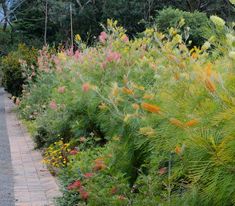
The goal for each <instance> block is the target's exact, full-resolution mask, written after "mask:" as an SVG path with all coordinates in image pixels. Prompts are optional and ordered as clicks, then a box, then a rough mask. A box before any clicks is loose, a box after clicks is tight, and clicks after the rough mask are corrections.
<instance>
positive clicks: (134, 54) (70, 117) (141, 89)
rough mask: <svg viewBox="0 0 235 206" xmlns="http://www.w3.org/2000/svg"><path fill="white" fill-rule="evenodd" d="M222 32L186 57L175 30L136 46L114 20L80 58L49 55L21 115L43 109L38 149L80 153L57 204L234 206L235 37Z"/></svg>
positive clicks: (149, 35) (150, 32) (64, 174)
mask: <svg viewBox="0 0 235 206" xmlns="http://www.w3.org/2000/svg"><path fill="white" fill-rule="evenodd" d="M220 22H221V21H220ZM215 29H219V32H218V33H216V32H215V34H214V35H217V34H220V33H221V32H222V33H224V35H222V36H220V35H218V36H215V38H213V39H216V40H213V41H212V40H211V42H209V41H208V42H206V43H205V44H203V46H202V47H194V48H192V49H188V47H187V43H185V42H184V39H183V38H182V36H181V35H180V34H178V33H177V32H174V33H172V30H170V32H169V33H167V34H163V33H160V32H158V31H157V30H156V29H155V28H149V29H147V30H146V31H145V32H144V33H143V34H142V37H139V38H136V39H134V40H129V38H128V37H127V35H126V34H125V30H124V29H123V28H122V27H118V26H117V22H113V21H108V28H107V30H106V31H105V32H102V33H101V34H100V36H99V40H100V42H98V43H97V45H96V46H95V47H86V46H85V45H84V44H83V43H82V42H81V40H80V38H77V39H76V40H77V43H78V47H79V48H80V50H79V51H73V50H69V51H61V52H60V53H58V54H57V55H56V56H53V57H52V56H48V55H45V61H41V62H42V64H40V65H39V71H40V72H39V74H38V76H37V80H38V82H37V83H33V82H32V84H29V85H30V86H29V88H28V91H29V93H28V94H25V96H24V97H23V98H22V101H21V105H20V112H22V113H23V114H27V115H26V116H28V114H30V113H32V112H33V110H35V111H39V112H38V113H37V114H35V116H34V118H33V119H34V120H33V121H35V122H36V125H37V127H38V132H39V133H40V130H41V129H42V131H43V134H44V135H43V138H41V137H42V136H38V137H39V138H38V139H40V142H42V145H41V146H44V147H45V146H46V147H47V146H48V145H50V144H52V143H53V142H56V141H58V140H60V139H61V138H63V141H64V143H67V142H71V141H72V142H73V144H74V145H76V148H77V149H78V151H79V152H78V153H77V154H75V155H73V156H71V157H69V162H68V165H67V167H66V168H65V169H63V170H62V171H61V175H60V177H61V179H62V182H63V186H64V187H63V193H64V196H63V197H62V198H60V199H59V200H58V204H59V205H65V204H67V205H75V204H78V205H90V206H99V205H100V206H103V205H137V206H138V205H139V206H142V205H152V206H155V205H169V204H171V205H198V204H200V205H205V206H206V205H233V204H234V202H235V199H234V197H235V189H234V187H233V186H232V184H233V182H234V181H235V179H234V178H235V176H234V167H235V163H234V156H235V154H234V151H235V150H234V142H235V139H234V132H235V130H234V127H233V125H234V117H233V114H234V108H235V105H234V79H235V77H234V61H235V55H234V49H235V48H234V31H230V30H229V28H227V27H226V26H225V25H223V26H222V25H220V26H219V28H215ZM226 32H227V35H226V34H225V33H226ZM220 38H222V39H220ZM231 41H232V42H231ZM210 44H213V46H214V47H215V48H214V49H213V50H212V51H210V52H208V49H209V48H210ZM211 52H212V53H213V54H211ZM217 54H219V55H217ZM48 65H50V66H48ZM47 78H48V80H49V81H47V83H46V81H44V79H47ZM40 83H41V84H40ZM42 85H43V86H42ZM45 85H47V86H45ZM45 88H46V89H45ZM44 89H45V90H44ZM43 92H45V94H46V95H45V96H42V97H43V99H39V98H33V97H35V94H40V93H43ZM43 100H44V101H43ZM32 105H34V107H33V109H32V110H30V113H28V112H27V109H26V108H27V107H28V106H30V107H31V106H32ZM40 108H43V109H40ZM96 140H97V141H96ZM89 142H91V143H89ZM86 143H87V144H86ZM110 191H111V192H110Z"/></svg>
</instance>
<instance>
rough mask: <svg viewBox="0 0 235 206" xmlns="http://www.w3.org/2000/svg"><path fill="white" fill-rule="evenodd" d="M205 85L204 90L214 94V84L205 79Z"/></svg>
mask: <svg viewBox="0 0 235 206" xmlns="http://www.w3.org/2000/svg"><path fill="white" fill-rule="evenodd" d="M205 84H206V88H207V89H208V90H209V91H210V92H212V93H213V92H215V91H216V87H215V85H214V83H213V82H212V81H211V80H210V79H208V78H207V79H206V80H205Z"/></svg>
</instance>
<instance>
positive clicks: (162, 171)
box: [158, 167, 167, 175]
mask: <svg viewBox="0 0 235 206" xmlns="http://www.w3.org/2000/svg"><path fill="white" fill-rule="evenodd" d="M166 173H167V167H162V168H160V169H159V170H158V174H159V175H164V174H166Z"/></svg>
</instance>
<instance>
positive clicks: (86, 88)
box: [82, 83, 90, 92]
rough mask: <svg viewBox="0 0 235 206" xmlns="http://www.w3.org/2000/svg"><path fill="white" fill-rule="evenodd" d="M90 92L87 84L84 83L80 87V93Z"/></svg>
mask: <svg viewBox="0 0 235 206" xmlns="http://www.w3.org/2000/svg"><path fill="white" fill-rule="evenodd" d="M89 90H90V84H89V83H84V84H83V85H82V91H84V92H88V91H89Z"/></svg>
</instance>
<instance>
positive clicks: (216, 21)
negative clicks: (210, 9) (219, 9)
mask: <svg viewBox="0 0 235 206" xmlns="http://www.w3.org/2000/svg"><path fill="white" fill-rule="evenodd" d="M210 20H211V21H212V22H213V23H214V24H215V25H216V26H218V27H224V25H225V21H224V20H223V19H221V18H220V17H218V16H216V15H212V16H211V17H210Z"/></svg>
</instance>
